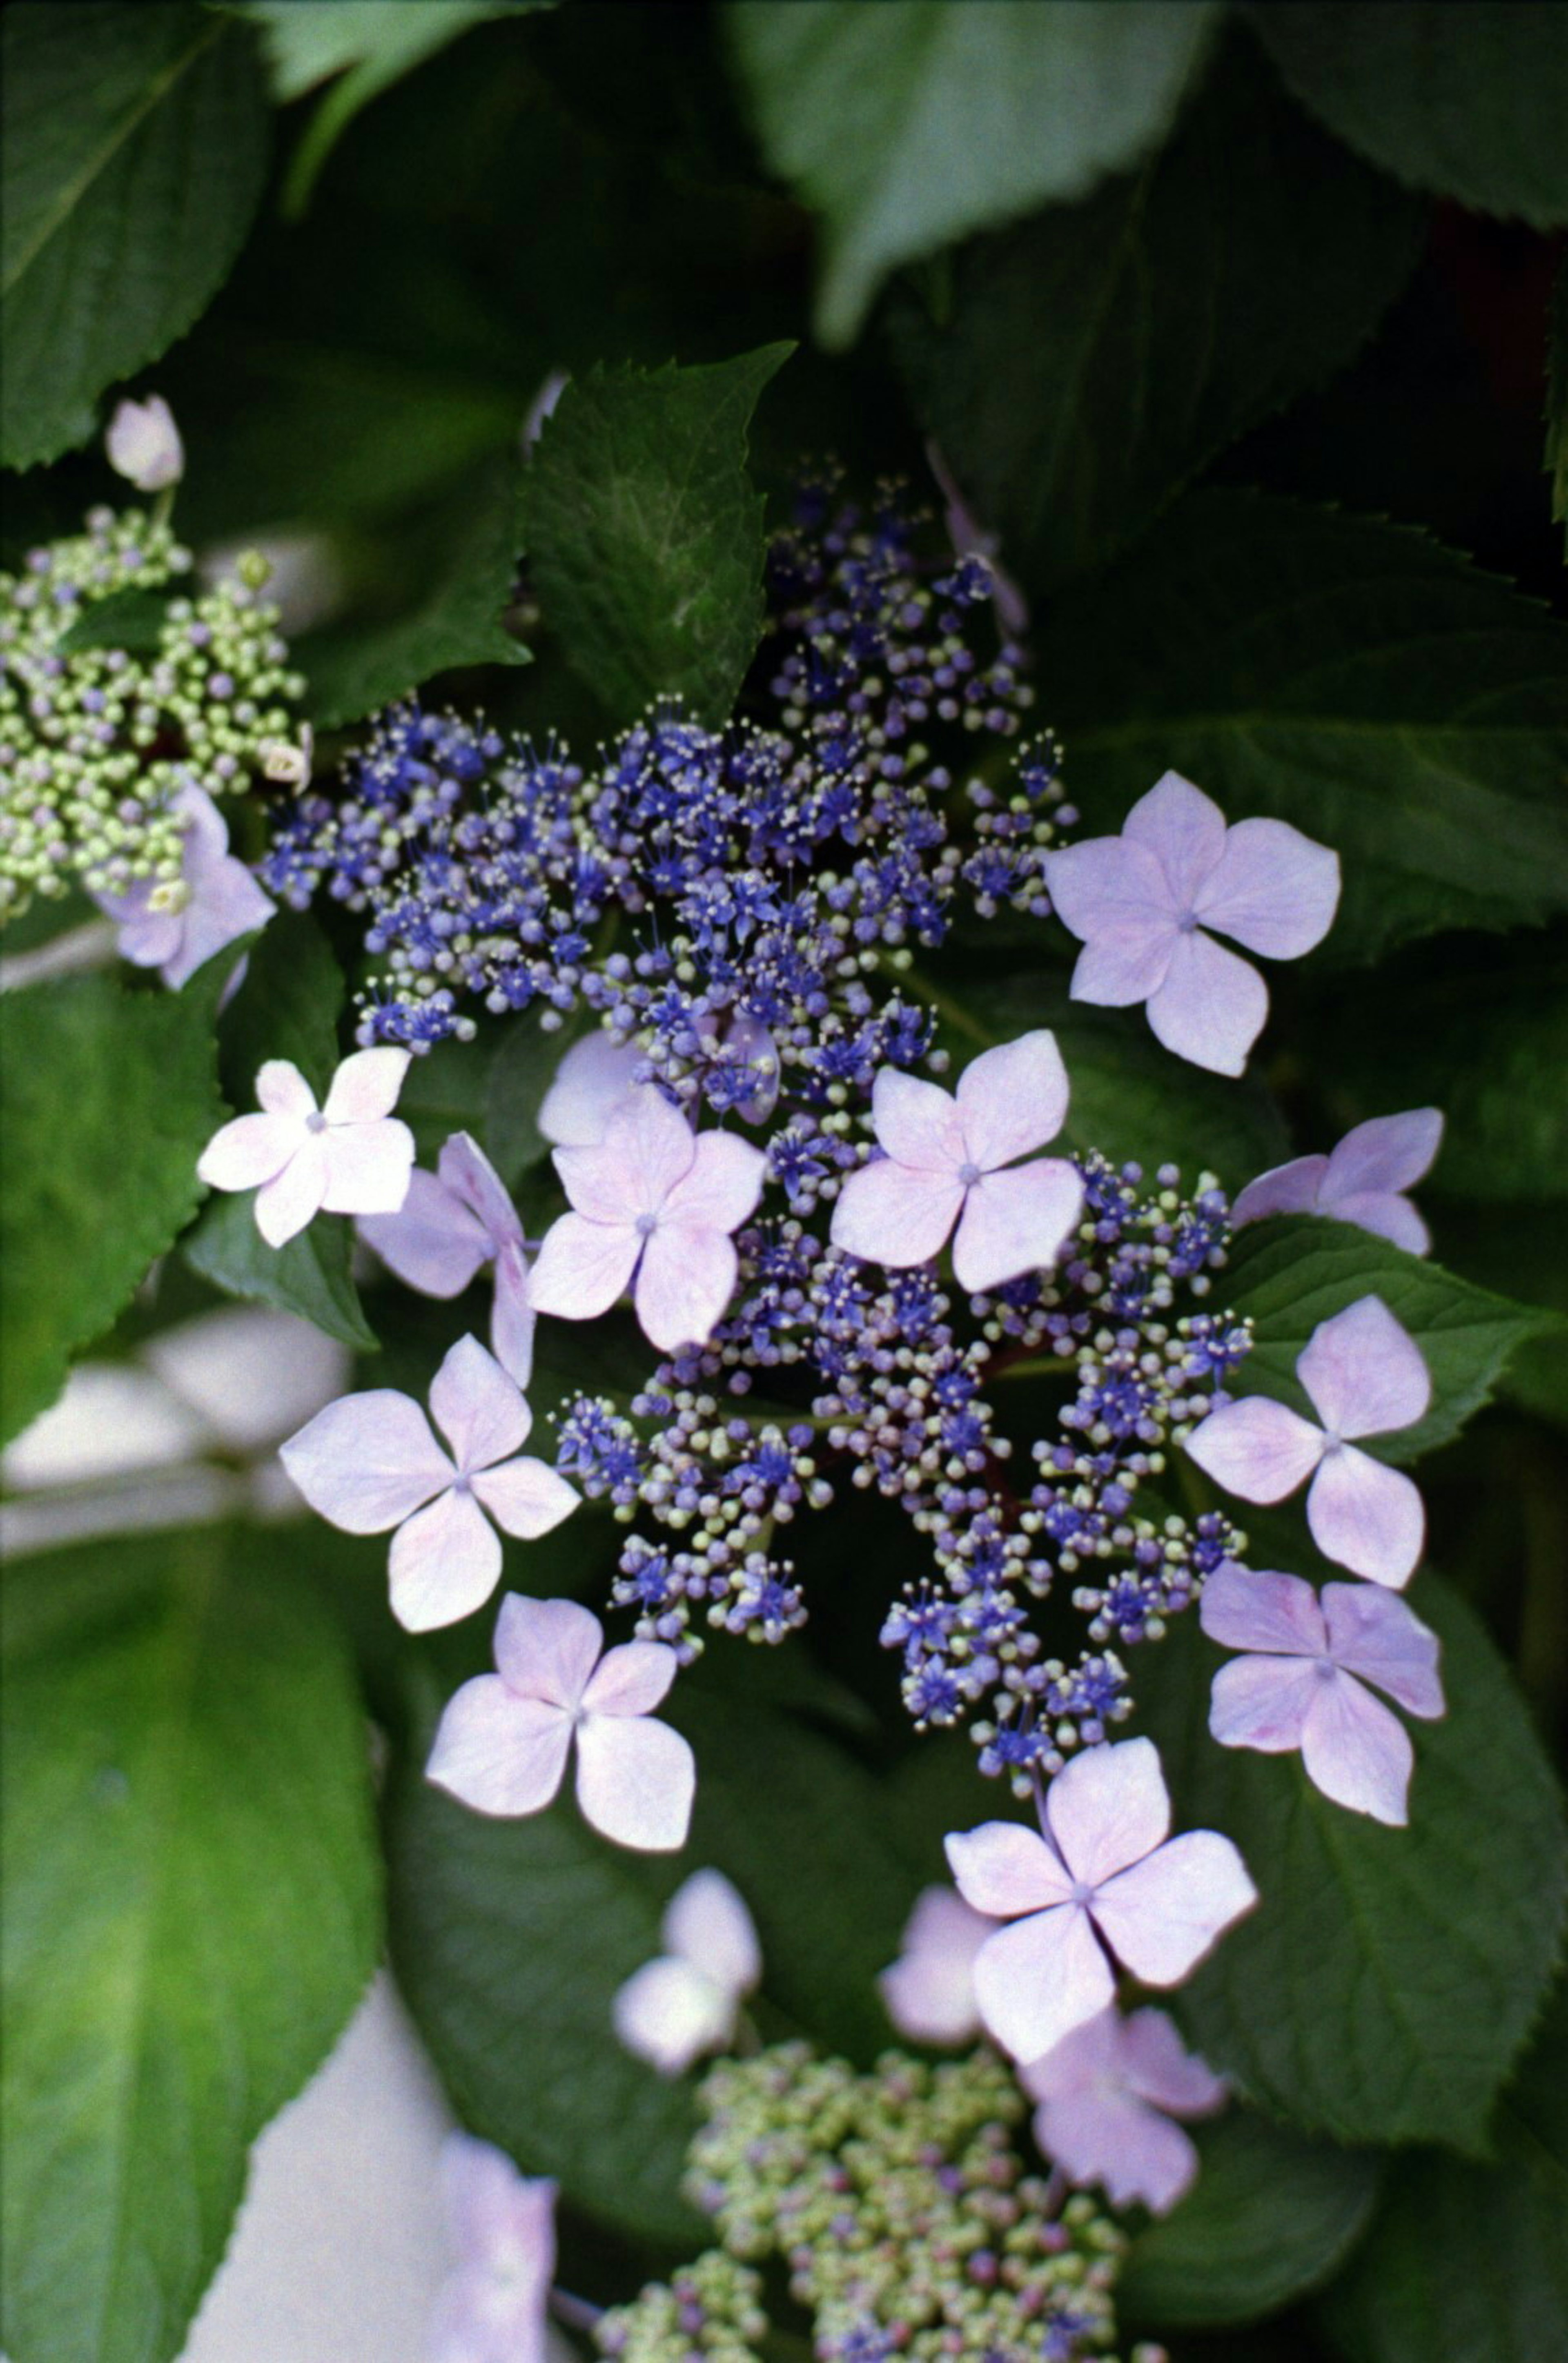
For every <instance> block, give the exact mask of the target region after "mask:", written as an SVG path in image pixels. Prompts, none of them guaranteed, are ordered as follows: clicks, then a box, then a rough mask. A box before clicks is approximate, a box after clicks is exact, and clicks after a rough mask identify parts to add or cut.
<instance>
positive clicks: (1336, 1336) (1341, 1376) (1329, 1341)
mask: <svg viewBox="0 0 1568 2363" xmlns="http://www.w3.org/2000/svg"><path fill="white" fill-rule="evenodd" d="M1296 1377H1297V1378H1298V1379H1299V1380H1300V1381H1301V1383H1302V1385H1303V1386H1304V1387H1305V1388H1306V1389H1307V1393H1308V1394H1309V1395H1310V1397H1311V1398H1312V1402H1313V1404H1314V1407H1315V1408H1316V1410H1317V1413H1318V1417H1319V1419H1320V1420H1321V1421H1322V1423H1323V1425H1324V1426H1325V1427H1326V1428H1327V1429H1328V1430H1329V1434H1330V1435H1332V1436H1348V1437H1361V1436H1383V1435H1386V1434H1387V1433H1389V1432H1390V1431H1391V1430H1393V1429H1395V1428H1400V1427H1411V1426H1414V1425H1415V1423H1416V1421H1417V1420H1418V1419H1420V1418H1422V1417H1424V1415H1425V1414H1426V1411H1427V1408H1428V1406H1429V1403H1431V1400H1432V1381H1431V1374H1430V1372H1429V1370H1428V1369H1427V1365H1426V1361H1425V1359H1424V1357H1423V1355H1422V1353H1421V1349H1420V1348H1419V1347H1418V1345H1417V1343H1416V1341H1415V1339H1414V1338H1413V1337H1411V1335H1410V1333H1409V1331H1408V1330H1407V1329H1406V1328H1405V1326H1403V1324H1402V1323H1401V1322H1399V1321H1396V1319H1395V1316H1394V1315H1393V1314H1392V1313H1390V1311H1389V1309H1388V1307H1387V1305H1386V1304H1385V1303H1384V1302H1383V1299H1382V1297H1381V1296H1361V1297H1358V1298H1357V1299H1356V1302H1355V1303H1354V1304H1347V1305H1346V1307H1345V1309H1344V1311H1343V1312H1342V1313H1336V1314H1335V1315H1333V1317H1332V1318H1331V1319H1330V1320H1328V1321H1320V1322H1319V1323H1318V1326H1317V1328H1316V1329H1314V1331H1313V1332H1312V1335H1311V1337H1309V1338H1308V1339H1307V1344H1306V1345H1305V1347H1304V1348H1302V1350H1301V1352H1300V1354H1299V1355H1298V1356H1297V1358H1296Z"/></svg>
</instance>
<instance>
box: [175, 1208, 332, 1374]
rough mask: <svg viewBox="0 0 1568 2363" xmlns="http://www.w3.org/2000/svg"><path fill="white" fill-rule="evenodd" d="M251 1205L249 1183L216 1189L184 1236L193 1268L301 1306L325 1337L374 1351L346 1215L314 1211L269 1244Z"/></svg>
mask: <svg viewBox="0 0 1568 2363" xmlns="http://www.w3.org/2000/svg"><path fill="white" fill-rule="evenodd" d="M255 1208H256V1199H255V1193H254V1192H253V1191H250V1190H247V1191H244V1192H242V1193H235V1194H233V1195H220V1194H218V1193H216V1192H215V1193H214V1194H213V1196H212V1197H211V1198H210V1199H209V1200H208V1202H207V1204H206V1206H205V1207H204V1208H203V1210H202V1216H201V1220H200V1221H199V1222H198V1223H197V1224H196V1225H195V1227H194V1228H193V1229H192V1231H191V1232H190V1233H189V1235H188V1237H186V1238H185V1239H184V1240H183V1242H182V1246H181V1252H182V1254H183V1256H184V1259H185V1261H186V1262H187V1263H188V1264H189V1265H190V1267H191V1270H193V1271H198V1272H200V1274H201V1276H202V1278H203V1279H204V1280H210V1281H211V1282H212V1284H213V1286H214V1287H215V1288H221V1289H222V1290H223V1291H224V1292H225V1293H226V1294H227V1295H229V1296H242V1297H245V1298H246V1299H248V1301H249V1302H250V1303H251V1304H272V1305H275V1306H276V1307H277V1309H278V1310H279V1312H281V1313H300V1314H303V1315H304V1316H305V1318H306V1320H307V1321H314V1322H315V1324H316V1326H317V1328H318V1329H322V1330H325V1332H326V1334H327V1336H328V1337H337V1338H339V1339H341V1341H342V1343H343V1344H344V1345H345V1346H352V1347H354V1348H357V1349H358V1351H359V1352H361V1354H371V1353H373V1352H374V1351H375V1349H376V1346H377V1343H378V1340H377V1338H376V1335H375V1332H374V1330H373V1328H372V1327H371V1326H370V1324H369V1323H368V1322H367V1321H366V1319H365V1316H364V1309H363V1307H362V1306H361V1303H360V1292H359V1290H358V1289H357V1288H356V1287H355V1286H354V1282H353V1278H352V1275H351V1270H350V1259H351V1257H352V1254H353V1247H354V1226H353V1225H352V1224H351V1223H350V1221H349V1220H348V1218H347V1216H346V1215H317V1217H316V1220H315V1221H314V1222H313V1223H312V1224H311V1225H310V1226H309V1227H308V1228H307V1229H306V1230H303V1231H300V1232H298V1233H296V1235H295V1237H293V1238H292V1239H290V1240H288V1241H287V1242H286V1243H285V1245H284V1246H283V1247H281V1248H270V1247H269V1246H268V1245H267V1242H266V1240H265V1239H264V1238H263V1237H261V1232H260V1231H259V1230H258V1229H257V1228H256V1212H255Z"/></svg>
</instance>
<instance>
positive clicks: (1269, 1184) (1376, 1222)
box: [1230, 1107, 1443, 1255]
mask: <svg viewBox="0 0 1568 2363" xmlns="http://www.w3.org/2000/svg"><path fill="white" fill-rule="evenodd" d="M1442 1137H1443V1120H1442V1115H1441V1112H1440V1110H1439V1109H1437V1108H1432V1107H1428V1108H1408V1109H1407V1110H1406V1112H1405V1113H1404V1114H1403V1115H1377V1116H1373V1118H1372V1119H1371V1121H1370V1122H1369V1123H1366V1124H1358V1125H1357V1126H1355V1127H1354V1129H1353V1130H1352V1131H1350V1132H1347V1133H1346V1135H1345V1137H1344V1138H1343V1140H1341V1141H1340V1145H1339V1147H1338V1148H1332V1149H1330V1150H1329V1154H1328V1156H1327V1157H1296V1158H1293V1159H1291V1161H1290V1163H1289V1164H1288V1165H1274V1166H1271V1168H1270V1169H1269V1170H1268V1172H1266V1173H1260V1174H1259V1176H1258V1178H1257V1180H1256V1181H1255V1182H1248V1184H1247V1187H1246V1188H1245V1189H1244V1190H1243V1191H1242V1193H1241V1194H1240V1197H1239V1198H1238V1199H1237V1201H1236V1204H1235V1205H1234V1206H1233V1207H1232V1208H1231V1210H1230V1220H1231V1223H1232V1225H1233V1226H1234V1227H1235V1228H1237V1229H1238V1230H1239V1229H1240V1227H1241V1226H1242V1224H1243V1223H1258V1222H1262V1218H1263V1216H1264V1215H1332V1216H1333V1218H1334V1220H1335V1221H1336V1222H1340V1223H1354V1224H1355V1226H1356V1227H1357V1228H1358V1229H1359V1230H1362V1231H1371V1232H1372V1233H1373V1236H1374V1237H1377V1238H1380V1239H1392V1240H1393V1242H1394V1244H1395V1246H1396V1248H1406V1249H1407V1252H1408V1253H1409V1254H1411V1255H1425V1254H1426V1253H1427V1252H1428V1250H1429V1248H1430V1247H1431V1244H1432V1238H1431V1233H1430V1232H1429V1230H1428V1228H1427V1226H1426V1224H1425V1223H1424V1222H1423V1221H1422V1220H1421V1217H1420V1215H1418V1213H1417V1211H1416V1209H1415V1207H1414V1206H1413V1205H1412V1204H1410V1201H1409V1199H1408V1198H1407V1197H1406V1196H1405V1194H1404V1193H1405V1192H1406V1191H1407V1190H1408V1189H1410V1188H1411V1187H1412V1185H1413V1184H1414V1183H1416V1182H1419V1181H1420V1179H1421V1178H1422V1176H1423V1174H1425V1173H1427V1172H1429V1170H1430V1169H1431V1165H1432V1160H1433V1159H1434V1158H1435V1157H1436V1156H1437V1153H1438V1149H1439V1148H1440V1146H1441V1142H1442Z"/></svg>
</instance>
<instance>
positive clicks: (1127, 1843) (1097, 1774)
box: [1045, 1739, 1171, 1887]
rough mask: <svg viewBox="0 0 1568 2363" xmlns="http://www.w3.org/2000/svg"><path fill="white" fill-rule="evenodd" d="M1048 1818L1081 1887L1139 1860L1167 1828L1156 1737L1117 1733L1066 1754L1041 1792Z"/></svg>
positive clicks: (1168, 1816) (1168, 1806) (1168, 1807)
mask: <svg viewBox="0 0 1568 2363" xmlns="http://www.w3.org/2000/svg"><path fill="white" fill-rule="evenodd" d="M1045 1818H1046V1820H1047V1821H1048V1822H1049V1823H1050V1825H1051V1836H1052V1837H1053V1838H1054V1839H1055V1841H1056V1844H1057V1847H1058V1848H1059V1850H1060V1852H1061V1856H1062V1861H1063V1862H1064V1863H1065V1864H1066V1866H1067V1868H1068V1869H1069V1871H1071V1873H1072V1875H1073V1878H1074V1879H1075V1880H1081V1881H1082V1882H1083V1883H1084V1886H1086V1887H1097V1886H1098V1885H1099V1884H1100V1881H1101V1880H1105V1879H1108V1878H1109V1877H1110V1875H1111V1873H1112V1872H1113V1871H1117V1870H1122V1869H1126V1867H1127V1865H1128V1864H1129V1862H1140V1861H1141V1859H1142V1858H1143V1857H1144V1856H1145V1855H1146V1854H1148V1853H1150V1852H1151V1850H1152V1848H1153V1847H1157V1846H1158V1845H1159V1844H1160V1842H1161V1840H1162V1838H1163V1837H1164V1836H1165V1835H1166V1833H1167V1832H1168V1831H1169V1829H1170V1826H1171V1800H1170V1795H1169V1793H1168V1792H1167V1790H1166V1787H1165V1776H1164V1774H1163V1773H1162V1770H1161V1769H1160V1751H1159V1749H1158V1748H1157V1747H1155V1745H1154V1742H1153V1741H1152V1740H1151V1739H1122V1740H1118V1741H1114V1742H1112V1743H1111V1744H1110V1745H1108V1746H1106V1747H1085V1748H1084V1749H1083V1750H1082V1751H1081V1753H1080V1754H1078V1755H1076V1756H1073V1757H1071V1758H1069V1759H1068V1761H1067V1763H1066V1764H1065V1765H1064V1766H1063V1768H1062V1770H1061V1771H1060V1772H1059V1773H1058V1774H1057V1776H1056V1778H1055V1780H1054V1781H1052V1782H1051V1786H1050V1788H1049V1789H1048V1790H1047V1791H1046V1792H1045Z"/></svg>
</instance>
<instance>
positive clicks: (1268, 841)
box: [1193, 820, 1340, 960]
mask: <svg viewBox="0 0 1568 2363" xmlns="http://www.w3.org/2000/svg"><path fill="white" fill-rule="evenodd" d="M1339 907H1340V857H1339V855H1338V854H1337V853H1335V852H1333V851H1331V850H1330V849H1329V847H1328V846H1326V845H1319V844H1318V842H1317V841H1316V839H1315V838H1310V837H1304V836H1303V835H1302V833H1301V831H1300V829H1298V828H1292V826H1291V825H1290V823H1289V822H1288V821H1284V820H1239V821H1238V822H1237V823H1236V826H1235V827H1234V828H1230V829H1228V830H1227V831H1226V834H1225V850H1224V851H1223V853H1222V854H1221V855H1220V857H1219V860H1218V862H1217V864H1216V865H1215V867H1214V869H1213V870H1212V871H1210V873H1209V875H1208V877H1207V879H1206V880H1205V881H1204V882H1203V884H1202V885H1201V887H1200V888H1199V889H1198V893H1197V895H1196V898H1195V902H1194V904H1193V908H1194V909H1195V912H1196V914H1197V916H1198V917H1199V918H1200V919H1201V920H1202V921H1203V924H1204V926H1206V927H1217V928H1218V931H1219V933H1220V934H1221V935H1222V936H1231V937H1234V938H1235V940H1236V941H1237V942H1238V943H1239V944H1245V945H1246V947H1247V949H1248V950H1249V951H1250V952H1261V953H1262V955H1263V957H1264V959H1265V960H1299V959H1300V957H1301V955H1302V953H1303V952H1309V951H1310V950H1311V949H1312V947H1313V945H1314V944H1320V943H1321V942H1322V940H1323V938H1324V937H1325V936H1326V935H1327V934H1328V932H1329V928H1330V927H1331V926H1333V924H1334V914H1335V912H1336V911H1337V910H1338V909H1339Z"/></svg>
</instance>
